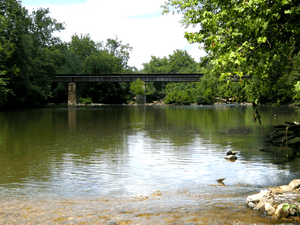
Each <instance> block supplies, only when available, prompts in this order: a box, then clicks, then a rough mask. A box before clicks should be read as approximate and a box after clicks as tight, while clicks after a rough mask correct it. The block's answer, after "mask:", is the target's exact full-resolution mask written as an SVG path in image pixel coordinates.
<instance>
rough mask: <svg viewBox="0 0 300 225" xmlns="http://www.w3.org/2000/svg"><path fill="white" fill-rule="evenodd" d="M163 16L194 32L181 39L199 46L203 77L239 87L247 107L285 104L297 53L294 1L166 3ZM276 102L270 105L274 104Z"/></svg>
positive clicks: (299, 11) (299, 6)
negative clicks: (231, 80) (235, 81)
mask: <svg viewBox="0 0 300 225" xmlns="http://www.w3.org/2000/svg"><path fill="white" fill-rule="evenodd" d="M163 8H164V12H165V13H168V12H173V13H175V12H178V13H181V14H182V15H183V18H182V20H181V23H182V24H183V25H185V26H187V27H188V26H190V25H192V26H196V27H198V28H199V31H197V32H186V33H185V37H186V39H187V40H188V41H189V42H191V43H194V42H197V43H201V45H202V47H203V49H204V50H205V51H206V52H207V59H206V61H205V62H206V63H208V65H210V67H209V68H210V70H207V71H206V73H209V74H211V75H214V76H218V77H221V79H226V78H227V77H228V76H232V75H237V76H239V77H243V76H244V75H249V76H250V77H251V79H249V80H248V81H245V83H246V85H245V91H246V96H247V98H248V100H249V101H251V102H256V103H257V102H259V101H262V100H263V98H266V99H267V100H272V101H276V100H277V101H278V102H280V101H284V100H286V99H291V97H292V96H291V93H293V91H289V92H288V91H286V89H292V88H293V86H294V85H295V82H296V81H297V79H298V77H299V73H297V74H294V76H292V71H293V70H294V68H295V65H296V64H297V63H296V62H298V60H297V58H296V56H297V54H298V53H299V50H300V38H299V35H300V2H299V1H298V0H280V1H266V0H199V1H194V0H168V1H167V2H165V5H163ZM274 98H276V99H274Z"/></svg>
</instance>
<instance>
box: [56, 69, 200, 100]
mask: <svg viewBox="0 0 300 225" xmlns="http://www.w3.org/2000/svg"><path fill="white" fill-rule="evenodd" d="M203 75H204V73H180V74H168V73H159V74H142V73H128V74H57V75H56V76H55V78H54V79H53V81H52V82H54V83H69V87H68V104H74V103H77V102H78V99H79V98H78V97H79V96H78V91H77V83H92V82H93V83H98V82H133V81H135V80H137V79H138V78H140V79H141V80H142V81H144V82H198V81H199V79H200V78H201V77H203Z"/></svg>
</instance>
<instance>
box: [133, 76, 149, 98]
mask: <svg viewBox="0 0 300 225" xmlns="http://www.w3.org/2000/svg"><path fill="white" fill-rule="evenodd" d="M130 90H131V91H132V93H133V94H135V95H140V96H144V95H145V82H144V81H142V80H141V79H140V78H138V79H137V80H135V81H134V82H132V83H131V85H130Z"/></svg>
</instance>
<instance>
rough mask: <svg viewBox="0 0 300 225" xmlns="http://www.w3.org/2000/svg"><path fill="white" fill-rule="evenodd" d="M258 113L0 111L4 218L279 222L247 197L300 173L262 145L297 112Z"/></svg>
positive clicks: (223, 109)
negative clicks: (257, 117)
mask: <svg viewBox="0 0 300 225" xmlns="http://www.w3.org/2000/svg"><path fill="white" fill-rule="evenodd" d="M259 111H260V114H261V116H262V125H259V124H258V122H256V123H255V122H254V121H253V110H252V108H251V107H250V106H242V105H215V106H124V105H120V106H87V107H79V106H69V107H68V106H56V107H47V108H43V109H30V110H20V111H7V112H0V153H1V157H0V174H1V176H0V199H1V200H0V224H111V225H113V224H186V225H192V224H270V223H272V224H274V223H275V222H274V221H272V220H271V219H270V218H267V217H265V216H263V215H260V214H259V213H258V212H256V211H253V210H250V209H249V208H247V207H246V206H245V200H246V198H247V196H248V195H250V194H254V193H257V192H259V191H260V190H261V189H262V188H268V187H269V186H276V185H286V184H288V183H289V182H290V181H291V180H293V179H299V170H300V163H299V162H300V160H299V158H293V159H289V160H287V159H286V158H285V157H279V156H276V155H272V154H268V153H265V152H261V151H259V149H261V148H264V147H266V146H267V143H266V142H265V141H266V137H265V135H266V134H267V133H268V132H271V131H273V128H272V126H274V125H278V124H284V123H285V121H298V120H299V113H300V111H299V110H297V109H294V108H288V107H261V108H260V109H259ZM274 114H276V117H274ZM229 150H232V151H237V152H238V155H237V156H238V159H237V160H236V161H235V162H229V161H226V160H225V159H224V156H226V152H227V151H229ZM221 177H224V178H226V179H225V180H224V185H223V186H219V184H218V183H217V182H216V179H218V178H221ZM279 222H280V223H281V224H282V223H286V224H287V223H288V222H287V221H279ZM279 222H278V223H279Z"/></svg>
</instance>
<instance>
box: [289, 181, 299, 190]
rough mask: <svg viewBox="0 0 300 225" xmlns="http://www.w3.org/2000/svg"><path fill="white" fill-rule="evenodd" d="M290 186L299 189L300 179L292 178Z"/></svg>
mask: <svg viewBox="0 0 300 225" xmlns="http://www.w3.org/2000/svg"><path fill="white" fill-rule="evenodd" d="M289 186H290V187H291V188H293V189H297V188H299V187H300V179H296V180H292V181H291V182H290V183H289Z"/></svg>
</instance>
